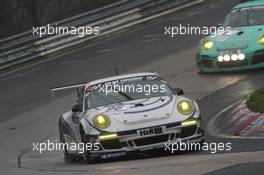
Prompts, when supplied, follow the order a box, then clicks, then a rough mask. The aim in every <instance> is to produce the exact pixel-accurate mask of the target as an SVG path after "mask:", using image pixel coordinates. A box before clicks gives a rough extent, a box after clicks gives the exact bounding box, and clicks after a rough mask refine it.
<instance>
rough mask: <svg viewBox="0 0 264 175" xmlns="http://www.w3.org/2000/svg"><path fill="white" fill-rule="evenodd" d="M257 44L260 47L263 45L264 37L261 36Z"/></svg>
mask: <svg viewBox="0 0 264 175" xmlns="http://www.w3.org/2000/svg"><path fill="white" fill-rule="evenodd" d="M258 43H259V44H260V45H264V35H262V36H261V37H260V38H259V41H258Z"/></svg>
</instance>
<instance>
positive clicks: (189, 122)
mask: <svg viewBox="0 0 264 175" xmlns="http://www.w3.org/2000/svg"><path fill="white" fill-rule="evenodd" d="M197 124H198V120H197V119H195V118H192V119H188V120H185V121H183V122H182V123H181V126H182V127H187V126H193V125H197Z"/></svg>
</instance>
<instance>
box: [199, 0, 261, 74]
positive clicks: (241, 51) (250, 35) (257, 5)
mask: <svg viewBox="0 0 264 175" xmlns="http://www.w3.org/2000/svg"><path fill="white" fill-rule="evenodd" d="M218 27H219V28H220V27H222V28H223V30H222V31H221V30H217V32H216V34H215V35H210V36H208V37H205V38H203V39H202V40H201V41H200V42H199V47H198V53H197V56H196V62H197V66H198V68H199V72H200V73H213V72H230V71H240V70H249V69H255V68H261V67H264V0H255V1H250V2H245V3H241V4H239V5H237V6H235V7H234V8H233V9H232V11H231V13H230V14H229V15H228V16H227V17H226V19H225V22H224V24H223V25H222V26H221V25H219V26H218ZM219 28H218V29H219ZM220 31H221V32H220Z"/></svg>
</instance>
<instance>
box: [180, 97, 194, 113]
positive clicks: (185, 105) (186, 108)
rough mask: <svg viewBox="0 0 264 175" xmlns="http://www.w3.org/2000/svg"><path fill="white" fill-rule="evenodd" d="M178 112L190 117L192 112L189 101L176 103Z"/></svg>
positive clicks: (191, 105)
mask: <svg viewBox="0 0 264 175" xmlns="http://www.w3.org/2000/svg"><path fill="white" fill-rule="evenodd" d="M178 111H179V112H180V113H181V114H183V115H190V114H191V113H192V112H193V111H194V107H193V104H192V102H191V101H188V100H182V101H180V102H179V103H178Z"/></svg>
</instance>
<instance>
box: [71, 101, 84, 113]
mask: <svg viewBox="0 0 264 175" xmlns="http://www.w3.org/2000/svg"><path fill="white" fill-rule="evenodd" d="M82 108H83V106H82V104H80V103H77V104H75V105H74V106H73V107H72V112H82Z"/></svg>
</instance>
